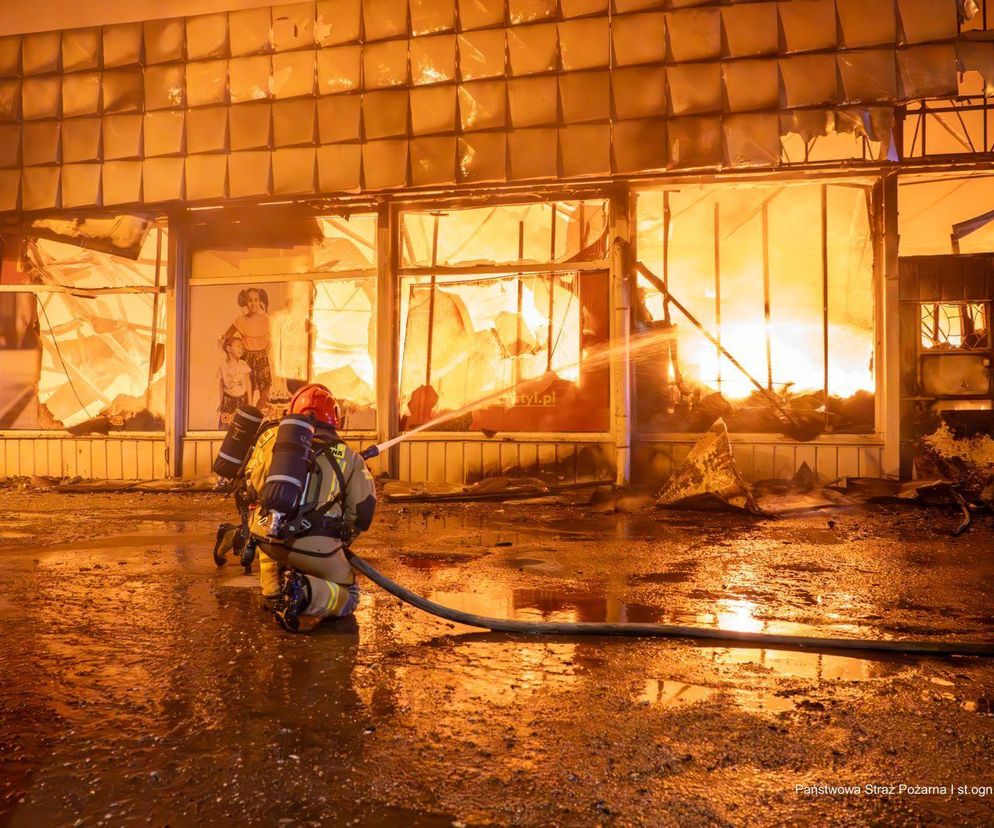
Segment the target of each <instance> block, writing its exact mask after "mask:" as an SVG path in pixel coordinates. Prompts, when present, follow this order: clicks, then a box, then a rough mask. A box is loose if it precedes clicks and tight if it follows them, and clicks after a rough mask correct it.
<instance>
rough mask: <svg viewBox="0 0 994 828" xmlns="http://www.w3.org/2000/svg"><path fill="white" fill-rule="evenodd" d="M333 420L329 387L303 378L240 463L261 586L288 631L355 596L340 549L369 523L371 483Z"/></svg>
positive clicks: (341, 610) (341, 612) (343, 608)
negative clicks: (280, 415) (277, 418)
mask: <svg viewBox="0 0 994 828" xmlns="http://www.w3.org/2000/svg"><path fill="white" fill-rule="evenodd" d="M339 421H340V413H339V408H338V404H337V402H336V401H335V398H334V396H332V394H331V392H330V391H329V390H328V389H327V388H325V387H324V386H323V385H318V384H316V383H314V384H310V385H305V386H304V387H303V388H301V389H299V390H298V391H297V392H296V393H295V394H294V395H293V398H292V399H291V400H290V405H289V406H288V408H287V414H286V416H284V417H283V419H282V420H280V421H279V422H278V424H269V425H268V426H267V425H263V426H262V428H261V429H260V433H259V436H258V438H257V439H256V442H255V445H254V447H253V448H252V450H251V454H249V455H248V459H247V462H246V463H245V466H244V474H243V477H244V482H245V487H244V495H243V499H244V502H245V504H246V505H247V507H248V527H247V528H248V533H249V543H252V544H254V545H255V546H256V547H257V549H258V552H259V576H260V581H261V586H262V593H263V595H264V596H265V598H266V599H267V601H270V602H272V606H273V611H274V613H275V615H276V618H277V619H278V620H279V622H280V623H281V624H282V625H283V626H284V627H285V628H286V629H288V630H290V631H292V632H296V631H297V630H298V629H299V625H300V622H299V616H301V615H303V616H312V617H314V618H324V617H326V616H334V617H339V618H341V617H344V616H347V615H351V614H352V613H353V612H354V611H355V608H356V605H357V604H358V602H359V587H358V585H357V584H356V582H355V573H354V572H353V570H352V567H351V566H350V565H349V562H348V560H347V559H346V557H345V554H344V548H345V546H346V545H348V544H349V543H350V542H351V541H352V540H354V539H355V538H356V537H357V536H358V534H359V533H360V532H364V531H366V530H367V529H368V528H369V526H370V524H371V523H372V522H373V513H374V511H375V509H376V490H375V487H374V484H373V478H372V476H371V475H370V473H369V471H368V470H367V468H366V464H365V462H364V461H363V459H362V457H361V456H360V455H359V454H357V453H356V452H355V451H353V450H352V449H350V448H349V447H348V446H346V445H345V443H344V442H342V440H341V438H340V437H339V436H338V426H339ZM222 450H223V446H222Z"/></svg>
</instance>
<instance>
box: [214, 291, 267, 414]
mask: <svg viewBox="0 0 994 828" xmlns="http://www.w3.org/2000/svg"><path fill="white" fill-rule="evenodd" d="M238 306H239V307H240V308H242V312H241V313H240V314H238V316H236V317H235V321H234V322H232V323H231V326H230V327H229V328H228V330H227V331H226V332H225V334H224V339H225V341H227V340H228V339H229V338H230V337H232V336H234V335H235V334H238V335H239V336H240V337H241V339H242V342H243V345H244V348H245V352H244V355H243V359H244V361H245V362H246V363H247V364H248V367H249V368H250V369H251V371H252V387H253V389H254V390H255V392H256V393H257V394H258V398H257V399H256V400H255V401H254V404H255V405H256V407H258V408H260V409H262V410H263V411H265V409H266V406H268V405H269V389H270V387H271V386H272V384H273V373H272V368H271V367H270V363H269V357H270V349H271V345H272V335H271V331H272V320H271V318H270V316H269V296H268V295H267V294H266V291H265V290H263V289H262V288H246V289H245V290H242V291H240V292H239V294H238Z"/></svg>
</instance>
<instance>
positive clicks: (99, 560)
mask: <svg viewBox="0 0 994 828" xmlns="http://www.w3.org/2000/svg"><path fill="white" fill-rule="evenodd" d="M598 511H609V510H603V509H600V510H598V509H597V508H594V507H590V508H573V507H570V508H565V507H558V506H523V505H514V504H491V503H472V504H458V505H457V504H453V505H448V506H446V507H444V508H440V507H435V506H430V505H413V504H412V505H407V506H404V507H399V506H386V507H384V508H383V509H382V510H381V513H380V515H379V516H378V520H377V523H376V525H375V527H374V530H373V531H372V532H371V533H370V534H369V535H368V536H366V537H364V538H363V539H362V540H361V541H360V542H359V543H358V544H357V547H356V548H357V551H359V552H360V553H361V554H363V555H364V556H365V557H367V558H368V559H369V560H370V561H371V562H372V563H373V564H374V565H375V566H377V567H379V568H381V569H382V570H383V571H384V572H385V573H386V574H387V575H389V576H390V577H392V578H394V579H395V580H397V581H399V582H401V583H403V584H404V585H406V586H408V587H410V588H412V589H414V590H416V591H418V592H420V593H422V594H424V595H426V596H428V597H429V598H431V599H433V600H436V601H438V602H440V603H443V604H446V605H449V606H452V607H456V608H459V609H465V610H471V611H473V612H477V613H481V614H489V615H495V616H502V617H514V618H521V619H536V620H537V619H546V620H561V621H573V620H583V621H603V620H609V621H621V622H623V621H632V622H634V621H643V622H644V621H660V622H665V623H680V624H700V625H707V626H720V627H723V628H727V629H733V630H754V631H763V632H798V633H804V634H817V635H826V636H840V637H858V636H866V637H880V638H900V637H907V638H912V637H913V638H932V637H949V638H957V639H963V640H984V639H992V638H994V555H992V544H991V540H992V537H994V532H992V526H991V523H990V521H989V519H987V520H986V521H985V520H983V519H980V520H978V521H976V522H975V525H974V527H973V528H972V529H971V530H970V532H969V533H968V534H967V535H965V536H963V537H961V538H958V539H952V538H950V537H949V532H950V531H951V529H952V528H954V527H955V526H956V524H957V523H958V515H956V514H953V513H948V514H944V513H942V512H925V511H918V510H915V509H912V508H907V507H904V508H899V507H878V508H876V509H874V510H869V509H834V510H828V511H819V512H815V513H811V514H808V515H798V516H792V517H790V518H789V519H780V520H756V519H753V518H747V517H742V516H737V515H723V514H700V513H686V512H685V513H681V512H659V511H655V510H653V509H638V508H634V509H629V510H628V512H627V513H616V512H615V513H608V514H600V513H598ZM230 512H231V509H230V506H229V505H228V504H226V503H225V502H224V501H222V500H221V498H220V497H218V496H215V495H208V494H199V495H193V494H187V495H166V494H135V493H131V494H121V495H112V494H99V495H96V494H92V495H58V494H54V493H31V492H24V491H19V490H16V489H6V490H3V491H0V514H2V515H3V516H4V518H3V521H2V525H0V561H2V564H3V565H2V567H0V825H16V826H19V825H31V826H35V825H40V824H41V825H72V824H79V825H99V824H105V825H119V824H125V825H126V824H138V823H140V824H162V825H164V824H170V825H186V824H192V823H204V822H211V821H213V822H219V823H222V824H226V823H230V822H234V821H236V820H237V821H239V822H249V823H253V824H290V825H292V824H301V825H304V824H328V823H332V822H334V823H336V824H338V823H341V824H350V823H351V824H360V825H372V824H376V825H383V824H386V825H405V826H406V825H460V824H463V825H476V824H501V825H504V824H527V825H549V824H559V825H597V824H618V825H628V824H650V825H661V824H662V825H666V824H673V825H714V824H718V825H752V824H768V823H774V822H775V823H785V822H793V823H812V822H816V823H819V824H854V823H867V822H869V823H881V822H886V823H888V824H908V825H917V824H928V823H936V822H956V823H960V824H990V823H991V821H992V819H994V806H992V803H994V716H992V712H994V661H991V660H981V659H971V658H912V657H901V656H895V657H888V658H882V657H879V656H871V655H869V654H864V653H845V654H842V653H840V652H838V651H835V652H832V651H826V652H822V653H817V652H810V651H800V650H797V649H793V650H791V649H781V650H772V649H769V650H758V649H742V648H733V647H727V646H705V645H702V644H694V643H691V642H686V641H670V640H665V639H653V640H633V639H606V638H576V639H562V638H559V639H552V638H550V639H541V638H535V637H527V636H516V637H509V636H502V635H497V634H492V633H487V632H480V631H475V630H472V629H470V628H467V627H461V626H458V625H454V624H452V623H449V622H446V621H443V620H440V619H436V618H432V617H430V616H427V615H425V614H423V613H420V612H418V611H417V610H414V609H412V608H410V607H407V606H406V605H403V604H401V603H400V602H399V601H398V600H396V599H395V598H393V597H391V596H389V595H387V594H386V593H383V592H381V591H379V590H378V589H377V588H376V587H374V586H372V585H371V584H368V583H365V584H364V590H363V596H362V602H361V605H360V608H359V611H358V612H357V615H356V618H355V619H354V620H350V621H348V622H334V623H324V624H322V625H320V626H319V627H318V628H317V629H316V630H315V631H314V632H312V633H311V634H309V635H299V636H291V635H289V634H286V633H284V632H282V631H280V630H279V629H278V628H277V627H276V625H275V624H274V623H273V621H272V619H271V617H269V616H267V615H266V614H265V612H264V611H263V609H262V607H261V603H260V600H259V598H258V595H257V591H256V590H255V589H254V579H249V578H246V577H244V576H243V575H242V573H241V569H240V567H237V566H235V565H234V564H229V565H228V566H227V567H225V568H224V569H222V570H220V571H218V570H217V569H216V568H215V566H214V564H213V562H212V560H211V555H210V549H211V546H212V543H213V530H214V527H215V525H216V523H217V522H218V521H219V520H220V519H223V518H226V517H229V516H230ZM902 785H903V786H905V787H904V788H903V789H902V788H901V787H900V786H902ZM817 786H860V790H859V793H855V792H848V793H839V792H834V793H831V792H830V793H825V792H823V791H821V792H819V791H817V790H814V789H815V788H817ZM870 786H880V787H879V788H877V787H870ZM888 786H894V787H893V789H891V788H890V787H888ZM914 786H930V787H931V788H933V789H937V790H938V792H935V791H931V792H922V791H921V790H920V789H918V788H916V787H914ZM940 786H945V792H942V790H941V788H940ZM960 786H962V789H961V787H960Z"/></svg>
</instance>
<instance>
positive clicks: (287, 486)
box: [259, 414, 314, 537]
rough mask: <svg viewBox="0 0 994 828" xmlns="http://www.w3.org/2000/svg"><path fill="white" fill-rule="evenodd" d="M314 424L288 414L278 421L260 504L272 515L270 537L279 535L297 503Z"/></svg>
mask: <svg viewBox="0 0 994 828" xmlns="http://www.w3.org/2000/svg"><path fill="white" fill-rule="evenodd" d="M313 441H314V424H313V423H312V422H311V420H310V418H309V417H306V416H303V415H300V414H288V415H287V416H286V417H284V418H283V419H282V420H280V425H279V429H278V430H277V432H276V439H275V440H274V441H273V459H272V462H271V463H270V465H269V475H268V477H266V482H265V484H264V485H263V487H262V492H261V493H260V497H259V501H260V506H261V507H262V511H263V513H269V514H270V515H271V523H270V534H271V535H273V536H274V537H278V536H279V535H280V531H281V529H282V525H283V523H284V520H285V518H286V517H287V516H290V515H292V514H293V512H294V511H295V510H296V508H297V506H298V505H299V503H300V500H301V497H302V494H303V491H304V486H305V485H306V483H307V472H308V467H309V464H310V456H311V445H312V444H313Z"/></svg>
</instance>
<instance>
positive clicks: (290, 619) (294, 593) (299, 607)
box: [273, 569, 311, 632]
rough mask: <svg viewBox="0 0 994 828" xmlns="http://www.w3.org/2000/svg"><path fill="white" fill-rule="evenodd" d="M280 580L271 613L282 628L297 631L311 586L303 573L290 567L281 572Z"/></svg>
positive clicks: (309, 597) (308, 601)
mask: <svg viewBox="0 0 994 828" xmlns="http://www.w3.org/2000/svg"><path fill="white" fill-rule="evenodd" d="M282 581H283V583H282V586H281V587H280V595H279V597H278V598H277V599H276V602H275V604H274V605H273V614H274V615H275V616H276V620H277V621H279V623H280V626H282V627H283V629H285V630H288V631H289V632H297V631H298V630H299V629H300V613H301V612H302V611H303V610H304V609H306V608H307V605H308V604H309V603H310V601H311V587H310V584H309V583H308V581H307V578H306V577H305V576H304V575H302V574H301V573H299V572H296V571H294V570H292V569H287V570H285V571H284V572H283V574H282Z"/></svg>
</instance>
